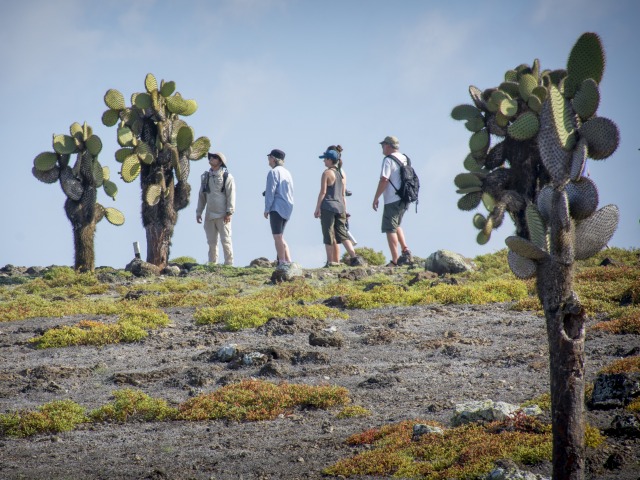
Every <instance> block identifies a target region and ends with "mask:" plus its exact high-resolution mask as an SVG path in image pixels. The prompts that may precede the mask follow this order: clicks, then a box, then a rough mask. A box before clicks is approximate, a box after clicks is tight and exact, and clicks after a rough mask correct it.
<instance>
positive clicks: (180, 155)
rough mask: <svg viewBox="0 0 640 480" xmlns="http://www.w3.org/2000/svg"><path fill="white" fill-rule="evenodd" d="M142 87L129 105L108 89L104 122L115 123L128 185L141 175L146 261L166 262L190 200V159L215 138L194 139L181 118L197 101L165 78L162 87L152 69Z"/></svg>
mask: <svg viewBox="0 0 640 480" xmlns="http://www.w3.org/2000/svg"><path fill="white" fill-rule="evenodd" d="M144 85H145V91H144V92H139V93H134V94H133V95H131V105H130V106H127V105H126V102H125V99H124V96H123V95H122V93H120V92H119V91H118V90H113V89H111V90H108V91H107V93H106V94H105V96H104V102H105V104H106V105H107V107H108V110H107V111H105V112H104V114H103V115H102V123H104V124H105V125H106V126H108V127H112V126H116V125H117V140H118V144H119V145H120V147H121V148H120V149H119V150H117V151H116V154H115V157H116V160H117V161H118V162H120V163H121V164H122V167H121V170H120V175H121V177H122V179H123V180H124V181H125V182H127V183H130V182H133V181H134V180H135V179H136V178H138V177H139V178H140V186H141V188H142V198H143V202H142V222H143V226H144V227H145V229H146V232H147V261H148V262H149V263H153V264H155V265H158V266H164V265H166V263H167V260H168V258H169V245H170V244H171V237H172V235H173V229H174V226H175V224H176V223H177V219H178V217H177V212H178V211H179V210H181V209H183V208H185V207H186V206H187V205H188V204H189V194H190V192H191V186H190V185H189V183H188V177H189V171H190V162H191V161H192V160H199V159H201V158H203V157H205V156H206V155H207V152H208V151H209V148H210V146H211V142H210V141H209V139H208V138H207V137H200V138H198V139H195V134H194V132H193V129H192V128H191V127H190V126H189V125H187V123H186V122H185V121H184V120H182V119H181V118H180V117H181V116H189V115H192V114H193V113H195V111H196V110H197V108H198V105H197V103H196V102H195V100H186V99H184V98H183V97H182V95H180V93H179V92H176V91H175V88H176V86H175V83H174V82H165V81H164V80H162V81H161V82H160V85H158V82H157V80H156V78H155V77H154V76H153V75H152V74H151V73H149V74H147V76H146V78H145V82H144Z"/></svg>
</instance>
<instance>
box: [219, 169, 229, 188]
mask: <svg viewBox="0 0 640 480" xmlns="http://www.w3.org/2000/svg"><path fill="white" fill-rule="evenodd" d="M227 178H229V170H227V169H226V168H225V169H224V172H223V173H222V188H221V189H220V191H221V192H224V191H225V189H226V187H225V186H226V184H227Z"/></svg>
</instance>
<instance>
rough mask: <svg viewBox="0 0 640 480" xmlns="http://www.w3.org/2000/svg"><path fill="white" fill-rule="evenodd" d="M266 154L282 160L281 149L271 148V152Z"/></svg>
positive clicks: (282, 153)
mask: <svg viewBox="0 0 640 480" xmlns="http://www.w3.org/2000/svg"><path fill="white" fill-rule="evenodd" d="M267 156H268V157H274V158H278V159H280V160H284V152H283V151H282V150H278V149H277V148H274V149H273V150H271V152H270V153H268V154H267Z"/></svg>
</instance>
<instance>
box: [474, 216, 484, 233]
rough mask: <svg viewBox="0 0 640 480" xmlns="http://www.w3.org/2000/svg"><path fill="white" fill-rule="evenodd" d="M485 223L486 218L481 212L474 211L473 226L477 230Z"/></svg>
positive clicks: (482, 227)
mask: <svg viewBox="0 0 640 480" xmlns="http://www.w3.org/2000/svg"><path fill="white" fill-rule="evenodd" d="M486 224H487V219H486V218H485V217H484V215H482V214H481V213H476V214H475V215H474V216H473V226H474V227H476V228H477V229H478V230H483V229H484V226H485V225H486Z"/></svg>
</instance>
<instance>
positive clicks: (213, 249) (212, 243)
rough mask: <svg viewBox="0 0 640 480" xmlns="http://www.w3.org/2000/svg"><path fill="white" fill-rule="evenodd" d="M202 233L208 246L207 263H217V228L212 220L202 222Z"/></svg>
mask: <svg viewBox="0 0 640 480" xmlns="http://www.w3.org/2000/svg"><path fill="white" fill-rule="evenodd" d="M204 233H205V234H206V236H207V243H208V244H209V255H208V259H209V262H210V263H216V262H217V261H218V228H217V226H216V222H215V220H214V219H206V220H205V221H204Z"/></svg>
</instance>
